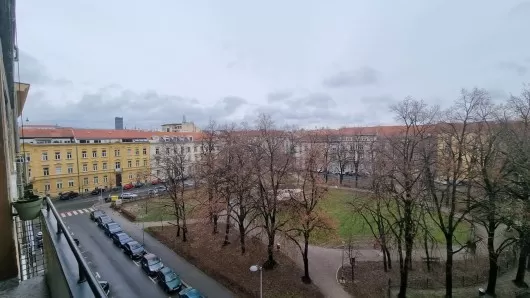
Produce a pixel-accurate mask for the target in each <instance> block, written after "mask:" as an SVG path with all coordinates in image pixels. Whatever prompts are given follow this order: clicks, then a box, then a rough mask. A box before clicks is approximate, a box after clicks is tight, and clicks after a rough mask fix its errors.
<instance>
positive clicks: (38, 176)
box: [23, 143, 150, 197]
mask: <svg viewBox="0 0 530 298" xmlns="http://www.w3.org/2000/svg"><path fill="white" fill-rule="evenodd" d="M144 149H145V150H144ZM23 150H24V151H25V152H26V154H29V159H30V161H29V163H28V165H29V167H28V170H29V171H28V172H30V173H31V176H30V181H31V182H32V183H33V189H34V190H36V191H37V192H39V193H41V194H44V193H48V194H50V195H51V196H52V197H53V196H57V195H58V194H59V193H60V192H66V191H76V192H85V191H91V190H93V189H95V188H105V187H107V188H111V187H113V186H116V162H119V166H120V168H121V170H122V181H123V183H129V182H135V181H137V177H138V179H140V181H146V180H147V178H146V177H145V174H146V173H148V171H149V170H148V168H149V163H150V161H149V145H148V144H147V143H90V144H83V143H71V144H24V147H23ZM43 153H47V157H48V160H47V161H44V160H42V155H43ZM56 153H59V155H60V158H59V159H56V158H55V155H56ZM104 153H105V156H104ZM94 154H95V155H94ZM117 154H118V155H119V156H116V155H117ZM129 162H130V163H129ZM44 168H48V175H47V176H45V175H44ZM69 168H71V169H72V170H71V173H69V172H68V171H69V170H68V169H69ZM59 169H60V171H59V172H58V170H59ZM123 183H122V184H123ZM47 187H49V190H48V188H47Z"/></svg>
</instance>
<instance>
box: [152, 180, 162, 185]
mask: <svg viewBox="0 0 530 298" xmlns="http://www.w3.org/2000/svg"><path fill="white" fill-rule="evenodd" d="M158 183H160V179H155V180H152V181H151V185H157V184H158Z"/></svg>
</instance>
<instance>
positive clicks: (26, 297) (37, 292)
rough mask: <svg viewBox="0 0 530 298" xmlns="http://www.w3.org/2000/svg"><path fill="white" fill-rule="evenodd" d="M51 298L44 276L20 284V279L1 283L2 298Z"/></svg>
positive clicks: (0, 295)
mask: <svg viewBox="0 0 530 298" xmlns="http://www.w3.org/2000/svg"><path fill="white" fill-rule="evenodd" d="M8 297H9V298H49V297H51V296H50V295H49V294H48V286H46V280H45V278H44V276H36V277H33V278H31V279H28V280H25V281H22V282H19V280H18V278H14V279H10V280H5V281H0V298H8Z"/></svg>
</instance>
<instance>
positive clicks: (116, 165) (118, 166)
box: [114, 161, 121, 169]
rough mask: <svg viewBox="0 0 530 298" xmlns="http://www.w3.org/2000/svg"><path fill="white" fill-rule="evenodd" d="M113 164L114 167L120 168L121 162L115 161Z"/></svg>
mask: <svg viewBox="0 0 530 298" xmlns="http://www.w3.org/2000/svg"><path fill="white" fill-rule="evenodd" d="M114 166H115V167H116V169H119V168H121V164H120V162H119V161H117V162H116V163H115V164H114Z"/></svg>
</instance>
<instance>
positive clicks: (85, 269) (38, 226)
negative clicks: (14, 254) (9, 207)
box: [16, 198, 107, 298]
mask: <svg viewBox="0 0 530 298" xmlns="http://www.w3.org/2000/svg"><path fill="white" fill-rule="evenodd" d="M45 206H46V207H45V208H44V209H42V213H41V215H40V216H39V218H37V219H35V220H32V221H20V220H19V219H18V218H16V223H17V225H16V227H17V234H18V235H17V238H18V242H19V257H20V260H19V261H20V262H19V263H20V269H21V272H20V279H21V283H20V285H21V286H23V285H24V284H25V283H30V281H31V280H34V279H37V278H41V279H42V276H43V275H44V280H45V282H46V285H47V288H48V290H49V297H74V298H84V297H97V298H104V297H107V295H106V294H105V292H104V290H103V289H102V288H101V286H100V284H99V282H98V280H97V279H96V277H95V276H94V274H93V273H92V271H91V270H90V268H89V266H88V264H87V262H86V261H85V259H84V258H83V255H82V254H81V251H80V250H79V248H78V247H77V243H76V240H75V239H74V238H73V237H72V235H70V233H69V232H68V229H67V227H66V225H65V223H64V222H63V221H62V219H61V216H60V215H59V213H58V212H57V210H56V209H55V206H54V205H53V203H52V201H51V199H50V198H46V202H45ZM39 231H40V232H42V236H40V235H39V236H37V235H38V233H39ZM40 237H42V238H41V239H42V245H40V240H38V239H39V238H40ZM36 297H37V296H36ZM42 297H48V296H47V295H44V294H43V295H42Z"/></svg>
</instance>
